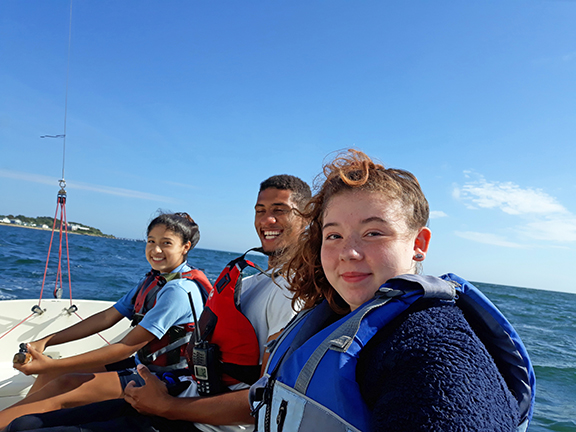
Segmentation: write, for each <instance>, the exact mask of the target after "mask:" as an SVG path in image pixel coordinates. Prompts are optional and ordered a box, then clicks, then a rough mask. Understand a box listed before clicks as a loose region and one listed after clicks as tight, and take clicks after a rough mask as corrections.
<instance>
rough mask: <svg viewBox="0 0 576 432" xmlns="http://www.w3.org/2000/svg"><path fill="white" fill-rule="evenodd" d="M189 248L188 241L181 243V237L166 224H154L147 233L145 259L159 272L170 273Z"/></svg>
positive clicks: (184, 256)
mask: <svg viewBox="0 0 576 432" xmlns="http://www.w3.org/2000/svg"><path fill="white" fill-rule="evenodd" d="M189 250H190V242H186V243H182V237H180V235H178V234H176V233H175V232H174V231H171V230H169V229H167V228H166V225H162V224H160V225H156V226H155V227H154V228H152V229H151V230H150V232H149V233H148V240H147V242H146V259H147V260H148V262H149V263H150V265H151V266H152V268H153V269H154V270H157V271H159V272H160V273H170V272H171V271H172V270H174V269H175V268H176V267H178V266H179V265H180V264H182V263H183V262H184V259H185V258H186V254H187V253H188V251H189Z"/></svg>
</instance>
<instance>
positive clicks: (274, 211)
mask: <svg viewBox="0 0 576 432" xmlns="http://www.w3.org/2000/svg"><path fill="white" fill-rule="evenodd" d="M272 213H274V214H275V215H284V214H286V213H288V210H286V209H283V208H277V209H274V210H272Z"/></svg>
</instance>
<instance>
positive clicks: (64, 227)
mask: <svg viewBox="0 0 576 432" xmlns="http://www.w3.org/2000/svg"><path fill="white" fill-rule="evenodd" d="M58 209H60V226H59V229H58V267H57V269H56V282H55V284H54V297H57V292H58V287H60V289H62V286H63V282H62V239H63V237H64V239H65V241H66V264H67V268H68V289H69V291H70V306H72V302H73V300H72V278H71V277H70V249H69V247H68V220H67V218H66V192H64V189H60V192H58V199H57V202H56V212H55V213H54V223H53V224H52V234H51V235H50V244H49V246H48V255H47V256H46V265H45V266H44V276H43V277H42V288H41V289H40V298H39V299H38V306H40V302H41V301H42V295H43V293H44V285H45V283H46V275H47V274H48V263H49V262H50V254H51V252H52V243H53V242H54V231H56V221H57V216H58ZM62 232H64V236H63V235H62ZM74 314H75V315H76V316H77V317H78V318H79V319H80V321H83V320H84V319H83V318H82V317H81V316H80V315H79V314H78V313H77V312H74ZM32 316H34V313H31V314H30V315H28V316H27V317H26V318H25V319H23V320H22V321H20V322H19V323H18V324H16V325H15V326H14V327H12V328H11V329H10V330H8V331H6V332H5V333H4V334H3V335H1V336H0V339H2V338H3V337H4V336H6V335H7V334H8V333H10V332H11V331H12V330H14V329H15V328H16V327H18V326H20V325H21V324H23V323H25V322H26V321H28V320H29V319H30V318H31V317H32ZM96 334H97V335H98V336H100V338H102V340H103V341H104V342H106V343H107V344H108V345H110V342H108V341H107V340H106V338H104V336H102V335H101V334H100V333H96Z"/></svg>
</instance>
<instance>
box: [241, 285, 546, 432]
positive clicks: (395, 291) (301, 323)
mask: <svg viewBox="0 0 576 432" xmlns="http://www.w3.org/2000/svg"><path fill="white" fill-rule="evenodd" d="M420 298H436V299H444V300H453V301H455V302H456V304H457V305H458V306H459V307H460V308H461V310H462V311H463V313H464V316H465V317H466V319H467V321H468V322H469V323H470V325H471V327H472V328H473V329H474V331H475V333H476V334H477V335H478V337H479V339H480V340H481V341H482V342H483V343H484V345H485V346H486V349H487V351H488V352H489V353H490V354H491V356H492V357H493V358H494V359H495V362H496V365H497V367H498V369H499V371H500V373H501V374H502V376H503V378H504V380H505V381H506V383H507V385H508V387H509V389H510V390H511V392H512V394H513V395H514V396H515V397H516V399H517V401H518V406H519V410H520V418H521V423H520V425H519V426H518V430H519V431H521V430H525V429H526V428H527V426H528V423H529V421H530V419H531V417H532V412H533V407H534V390H535V376H534V370H533V368H532V365H531V362H530V359H529V357H528V354H527V352H526V349H525V347H524V345H523V344H522V341H521V340H520V337H519V336H518V334H517V333H516V331H515V330H514V328H513V327H512V325H511V324H510V323H509V322H508V321H507V320H506V318H505V317H504V316H503V315H502V314H501V313H500V312H499V311H498V309H496V307H495V306H494V305H493V304H492V303H491V302H490V300H488V299H487V298H486V297H485V296H484V295H483V294H482V293H481V292H480V291H479V290H478V289H477V288H475V287H474V286H473V285H472V284H470V283H469V282H467V281H465V280H464V279H461V278H459V277H458V276H455V275H453V274H447V275H444V276H442V277H441V278H435V277H432V276H418V275H403V276H399V277H397V278H394V279H391V280H389V281H388V282H387V283H386V284H384V285H382V287H380V289H379V291H378V292H377V293H376V295H375V297H374V298H373V299H372V300H370V301H368V302H366V303H365V304H364V305H362V306H361V307H359V308H358V309H356V310H355V311H353V312H351V313H349V314H348V315H346V317H345V318H342V319H340V320H338V321H336V322H335V323H333V324H331V325H329V326H327V327H324V328H323V323H324V322H325V320H326V318H327V317H329V316H330V315H331V314H333V312H332V311H331V309H330V307H329V305H328V303H327V302H323V303H321V304H320V305H318V306H316V307H315V308H312V309H308V310H306V311H303V312H301V313H300V314H299V315H298V316H297V317H296V318H295V319H294V320H293V321H292V322H291V323H289V325H288V326H287V327H286V329H285V331H284V332H283V333H282V335H281V336H280V338H279V339H278V340H277V341H276V343H275V344H274V346H273V347H272V354H271V356H270V360H269V363H268V366H267V372H266V374H265V375H264V377H263V378H262V379H261V380H260V381H258V383H256V384H255V385H254V386H253V387H252V389H251V399H252V403H253V407H254V408H255V411H256V413H257V425H258V430H259V431H261V432H262V431H265V432H269V431H277V432H280V431H284V432H295V431H309V430H314V431H315V432H323V431H335V432H339V431H340V432H349V431H366V430H368V425H369V422H370V418H371V413H370V410H369V408H368V407H367V406H366V404H365V403H364V400H363V398H362V395H361V394H360V390H359V386H358V384H357V382H356V365H357V362H358V357H359V354H360V351H361V350H362V348H363V347H364V346H365V345H366V344H367V343H368V341H369V340H370V339H371V338H372V337H373V336H374V335H376V333H378V331H379V330H380V329H382V328H383V327H385V326H386V325H388V324H389V323H390V322H391V321H392V320H394V318H396V317H398V316H399V315H400V314H401V313H402V312H404V311H406V310H407V309H408V308H409V307H410V306H411V305H412V304H413V303H414V302H415V301H416V300H418V299H420Z"/></svg>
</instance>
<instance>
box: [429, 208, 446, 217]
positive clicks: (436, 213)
mask: <svg viewBox="0 0 576 432" xmlns="http://www.w3.org/2000/svg"><path fill="white" fill-rule="evenodd" d="M443 217H448V215H447V214H446V213H444V212H443V211H441V210H432V211H431V212H430V219H438V218H443Z"/></svg>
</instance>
